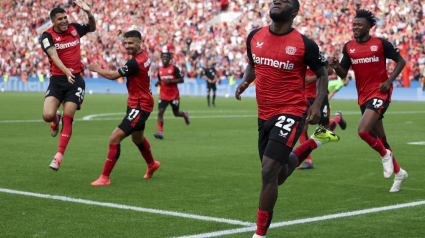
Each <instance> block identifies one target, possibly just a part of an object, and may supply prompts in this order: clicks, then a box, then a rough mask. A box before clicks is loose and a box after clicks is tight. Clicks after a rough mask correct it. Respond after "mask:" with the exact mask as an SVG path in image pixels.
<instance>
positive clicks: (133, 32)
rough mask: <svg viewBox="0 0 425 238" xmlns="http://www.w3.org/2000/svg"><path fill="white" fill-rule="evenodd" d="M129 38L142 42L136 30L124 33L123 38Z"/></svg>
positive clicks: (140, 35)
mask: <svg viewBox="0 0 425 238" xmlns="http://www.w3.org/2000/svg"><path fill="white" fill-rule="evenodd" d="M129 37H134V38H137V39H139V40H142V34H140V32H139V31H136V30H132V31H127V32H126V33H124V38H129Z"/></svg>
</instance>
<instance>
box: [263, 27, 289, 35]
mask: <svg viewBox="0 0 425 238" xmlns="http://www.w3.org/2000/svg"><path fill="white" fill-rule="evenodd" d="M294 30H295V28H293V27H291V29H290V30H289V31H288V32H285V33H283V34H277V33H274V32H273V31H272V30H270V26H269V32H270V34H272V35H275V36H285V35H288V34H290V33H291V32H293V31H294Z"/></svg>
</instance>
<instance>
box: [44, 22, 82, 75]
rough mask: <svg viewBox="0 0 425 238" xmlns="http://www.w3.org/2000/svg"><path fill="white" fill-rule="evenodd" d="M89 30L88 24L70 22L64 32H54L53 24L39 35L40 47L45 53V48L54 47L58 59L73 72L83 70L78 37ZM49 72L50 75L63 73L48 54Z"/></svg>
mask: <svg viewBox="0 0 425 238" xmlns="http://www.w3.org/2000/svg"><path fill="white" fill-rule="evenodd" d="M88 32H90V26H89V25H86V24H78V23H71V24H69V25H68V30H66V31H65V32H64V33H56V32H55V31H54V30H53V26H52V27H50V28H49V29H47V31H45V32H43V34H42V35H41V41H40V43H41V48H42V49H43V51H44V52H45V53H46V54H47V49H49V48H50V47H55V48H56V52H57V53H58V56H59V59H60V60H61V61H62V63H63V64H64V65H65V66H66V67H67V68H71V69H73V70H74V71H72V73H73V74H77V73H79V72H81V71H83V70H84V67H83V64H82V63H81V50H80V38H81V37H83V36H84V35H86V34H87V33H88ZM47 56H48V57H49V62H50V72H51V74H52V75H65V74H64V73H63V72H62V70H60V69H59V68H58V67H57V66H56V65H55V64H54V63H53V61H52V59H51V58H50V56H49V55H48V54H47Z"/></svg>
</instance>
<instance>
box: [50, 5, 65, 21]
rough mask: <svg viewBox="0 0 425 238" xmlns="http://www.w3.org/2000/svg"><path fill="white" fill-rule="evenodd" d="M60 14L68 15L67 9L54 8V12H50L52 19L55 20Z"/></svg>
mask: <svg viewBox="0 0 425 238" xmlns="http://www.w3.org/2000/svg"><path fill="white" fill-rule="evenodd" d="M58 13H66V12H65V9H63V8H61V7H57V8H53V10H52V11H51V12H50V19H52V20H53V18H55V17H56V14H58Z"/></svg>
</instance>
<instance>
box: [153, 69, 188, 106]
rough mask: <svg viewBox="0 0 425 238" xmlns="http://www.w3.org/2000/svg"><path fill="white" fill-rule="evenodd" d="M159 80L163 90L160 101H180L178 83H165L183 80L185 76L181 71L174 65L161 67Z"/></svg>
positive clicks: (160, 93)
mask: <svg viewBox="0 0 425 238" xmlns="http://www.w3.org/2000/svg"><path fill="white" fill-rule="evenodd" d="M158 78H159V79H160V80H161V90H160V92H159V99H162V100H166V101H172V100H174V99H180V96H179V88H178V87H177V83H169V84H166V83H164V79H168V80H171V81H173V80H177V79H180V78H183V74H182V73H181V71H180V69H179V68H177V67H176V66H174V65H169V66H168V67H166V68H164V67H160V68H159V70H158Z"/></svg>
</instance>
